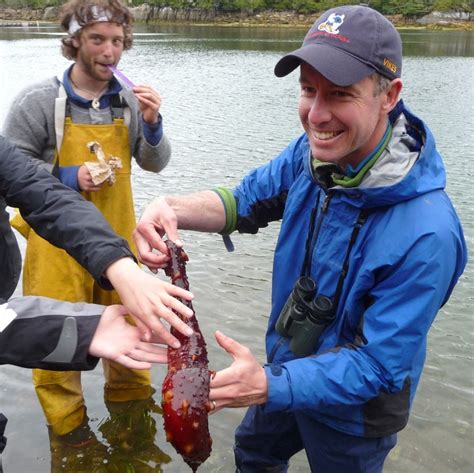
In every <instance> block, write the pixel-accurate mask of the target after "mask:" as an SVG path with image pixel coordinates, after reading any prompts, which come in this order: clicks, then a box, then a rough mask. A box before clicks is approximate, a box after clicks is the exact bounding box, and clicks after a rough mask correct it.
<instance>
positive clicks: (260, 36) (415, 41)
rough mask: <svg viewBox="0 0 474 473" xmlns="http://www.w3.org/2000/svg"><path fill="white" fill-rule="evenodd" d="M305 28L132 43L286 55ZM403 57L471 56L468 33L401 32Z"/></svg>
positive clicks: (144, 37)
mask: <svg viewBox="0 0 474 473" xmlns="http://www.w3.org/2000/svg"><path fill="white" fill-rule="evenodd" d="M305 32H306V28H305V27H302V28H295V27H292V28H288V27H283V28H279V27H241V26H215V27H209V26H204V25H179V26H176V25H170V24H160V25H136V27H135V42H136V43H140V42H141V43H145V42H164V43H173V45H174V46H176V47H191V48H195V47H197V46H198V47H199V48H200V49H217V50H242V51H279V52H287V51H290V50H292V49H295V48H296V47H298V46H299V45H300V44H301V41H302V38H303V36H304V34H305ZM60 34H62V33H61V31H60V30H59V28H58V26H57V25H54V24H41V25H38V26H37V27H30V28H19V27H3V28H2V27H0V40H7V41H8V40H17V39H33V38H38V37H41V36H57V35H60ZM400 34H401V37H402V41H403V54H404V56H405V57H410V56H427V57H432V56H451V57H452V56H457V57H473V56H474V33H473V32H471V31H457V30H456V31H430V30H420V29H413V30H411V29H402V30H400Z"/></svg>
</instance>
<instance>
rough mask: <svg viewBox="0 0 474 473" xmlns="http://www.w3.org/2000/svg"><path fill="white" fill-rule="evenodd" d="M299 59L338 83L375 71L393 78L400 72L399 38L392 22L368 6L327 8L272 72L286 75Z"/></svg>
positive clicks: (293, 68)
mask: <svg viewBox="0 0 474 473" xmlns="http://www.w3.org/2000/svg"><path fill="white" fill-rule="evenodd" d="M302 62H305V63H307V64H309V65H310V66H311V67H313V68H314V69H316V70H317V71H318V72H319V73H321V74H322V75H323V76H324V77H326V79H328V80H329V81H331V82H333V83H334V84H336V85H340V86H348V85H352V84H355V83H356V82H359V81H360V80H362V79H364V78H365V77H367V76H369V75H370V74H372V73H374V72H375V71H377V72H378V73H379V74H381V75H382V76H385V77H388V78H389V79H395V78H397V77H400V76H401V73H402V41H401V38H400V35H399V33H398V31H397V30H396V29H395V27H394V26H393V24H392V23H391V22H390V21H389V20H387V19H386V18H385V17H384V16H383V15H382V14H380V13H379V12H377V11H376V10H374V9H372V8H369V7H365V6H341V7H336V8H331V9H330V10H328V11H326V12H325V13H323V14H322V15H321V16H320V17H319V18H318V19H317V20H316V21H315V23H314V25H313V26H312V27H311V29H310V30H309V31H308V33H307V35H306V37H305V39H304V41H303V45H302V46H301V48H299V49H297V50H296V51H293V52H291V53H289V54H287V55H286V56H283V57H282V58H281V59H280V60H279V61H278V63H277V65H276V66H275V75H276V76H278V77H283V76H286V75H287V74H289V73H290V72H292V71H293V70H295V69H296V68H297V67H298V66H299V65H301V63H302Z"/></svg>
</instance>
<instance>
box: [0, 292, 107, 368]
mask: <svg viewBox="0 0 474 473" xmlns="http://www.w3.org/2000/svg"><path fill="white" fill-rule="evenodd" d="M103 311H104V306H100V305H96V304H83V303H75V304H72V303H69V302H61V301H56V300H54V299H49V298H47V297H36V296H28V297H19V298H16V299H11V300H10V301H9V302H8V303H7V304H4V305H3V306H0V315H1V319H0V364H11V365H16V366H22V367H25V368H42V369H52V370H91V369H93V368H94V367H95V366H96V365H97V362H98V358H95V357H92V356H90V355H89V346H90V344H91V341H92V338H93V336H94V333H95V331H96V328H97V325H98V323H99V321H100V316H101V314H102V312H103Z"/></svg>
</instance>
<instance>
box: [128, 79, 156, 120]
mask: <svg viewBox="0 0 474 473" xmlns="http://www.w3.org/2000/svg"><path fill="white" fill-rule="evenodd" d="M133 93H134V94H135V97H136V98H137V99H138V106H139V107H140V111H141V112H142V115H143V120H144V121H145V122H146V123H148V124H149V125H154V124H155V123H157V122H158V115H159V112H160V106H161V96H160V94H159V93H158V92H157V91H156V90H155V89H154V88H153V87H151V86H149V85H137V86H135V87H133Z"/></svg>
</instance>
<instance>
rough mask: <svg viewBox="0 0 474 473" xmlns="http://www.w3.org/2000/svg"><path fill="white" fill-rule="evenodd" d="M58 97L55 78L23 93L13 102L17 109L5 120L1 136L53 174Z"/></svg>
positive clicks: (37, 84) (12, 109)
mask: <svg viewBox="0 0 474 473" xmlns="http://www.w3.org/2000/svg"><path fill="white" fill-rule="evenodd" d="M57 95H58V81H57V79H56V78H55V77H51V78H49V79H47V80H44V81H42V82H39V83H36V84H32V85H30V86H28V87H26V88H25V89H23V90H22V91H21V92H20V93H19V94H18V96H17V97H15V99H14V100H13V103H14V104H15V105H14V106H12V107H11V108H10V110H9V112H8V114H7V116H6V118H5V123H4V126H3V132H2V135H4V136H5V137H6V138H7V139H8V140H9V141H10V142H11V143H12V144H14V145H15V146H16V147H17V148H18V149H20V150H21V152H22V153H23V154H25V155H26V156H28V157H29V158H31V159H33V160H34V161H35V162H36V164H37V165H38V166H40V167H42V168H44V169H46V170H47V171H48V172H50V173H51V172H52V169H53V161H54V155H55V148H56V133H55V130H54V103H55V99H56V97H57Z"/></svg>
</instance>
